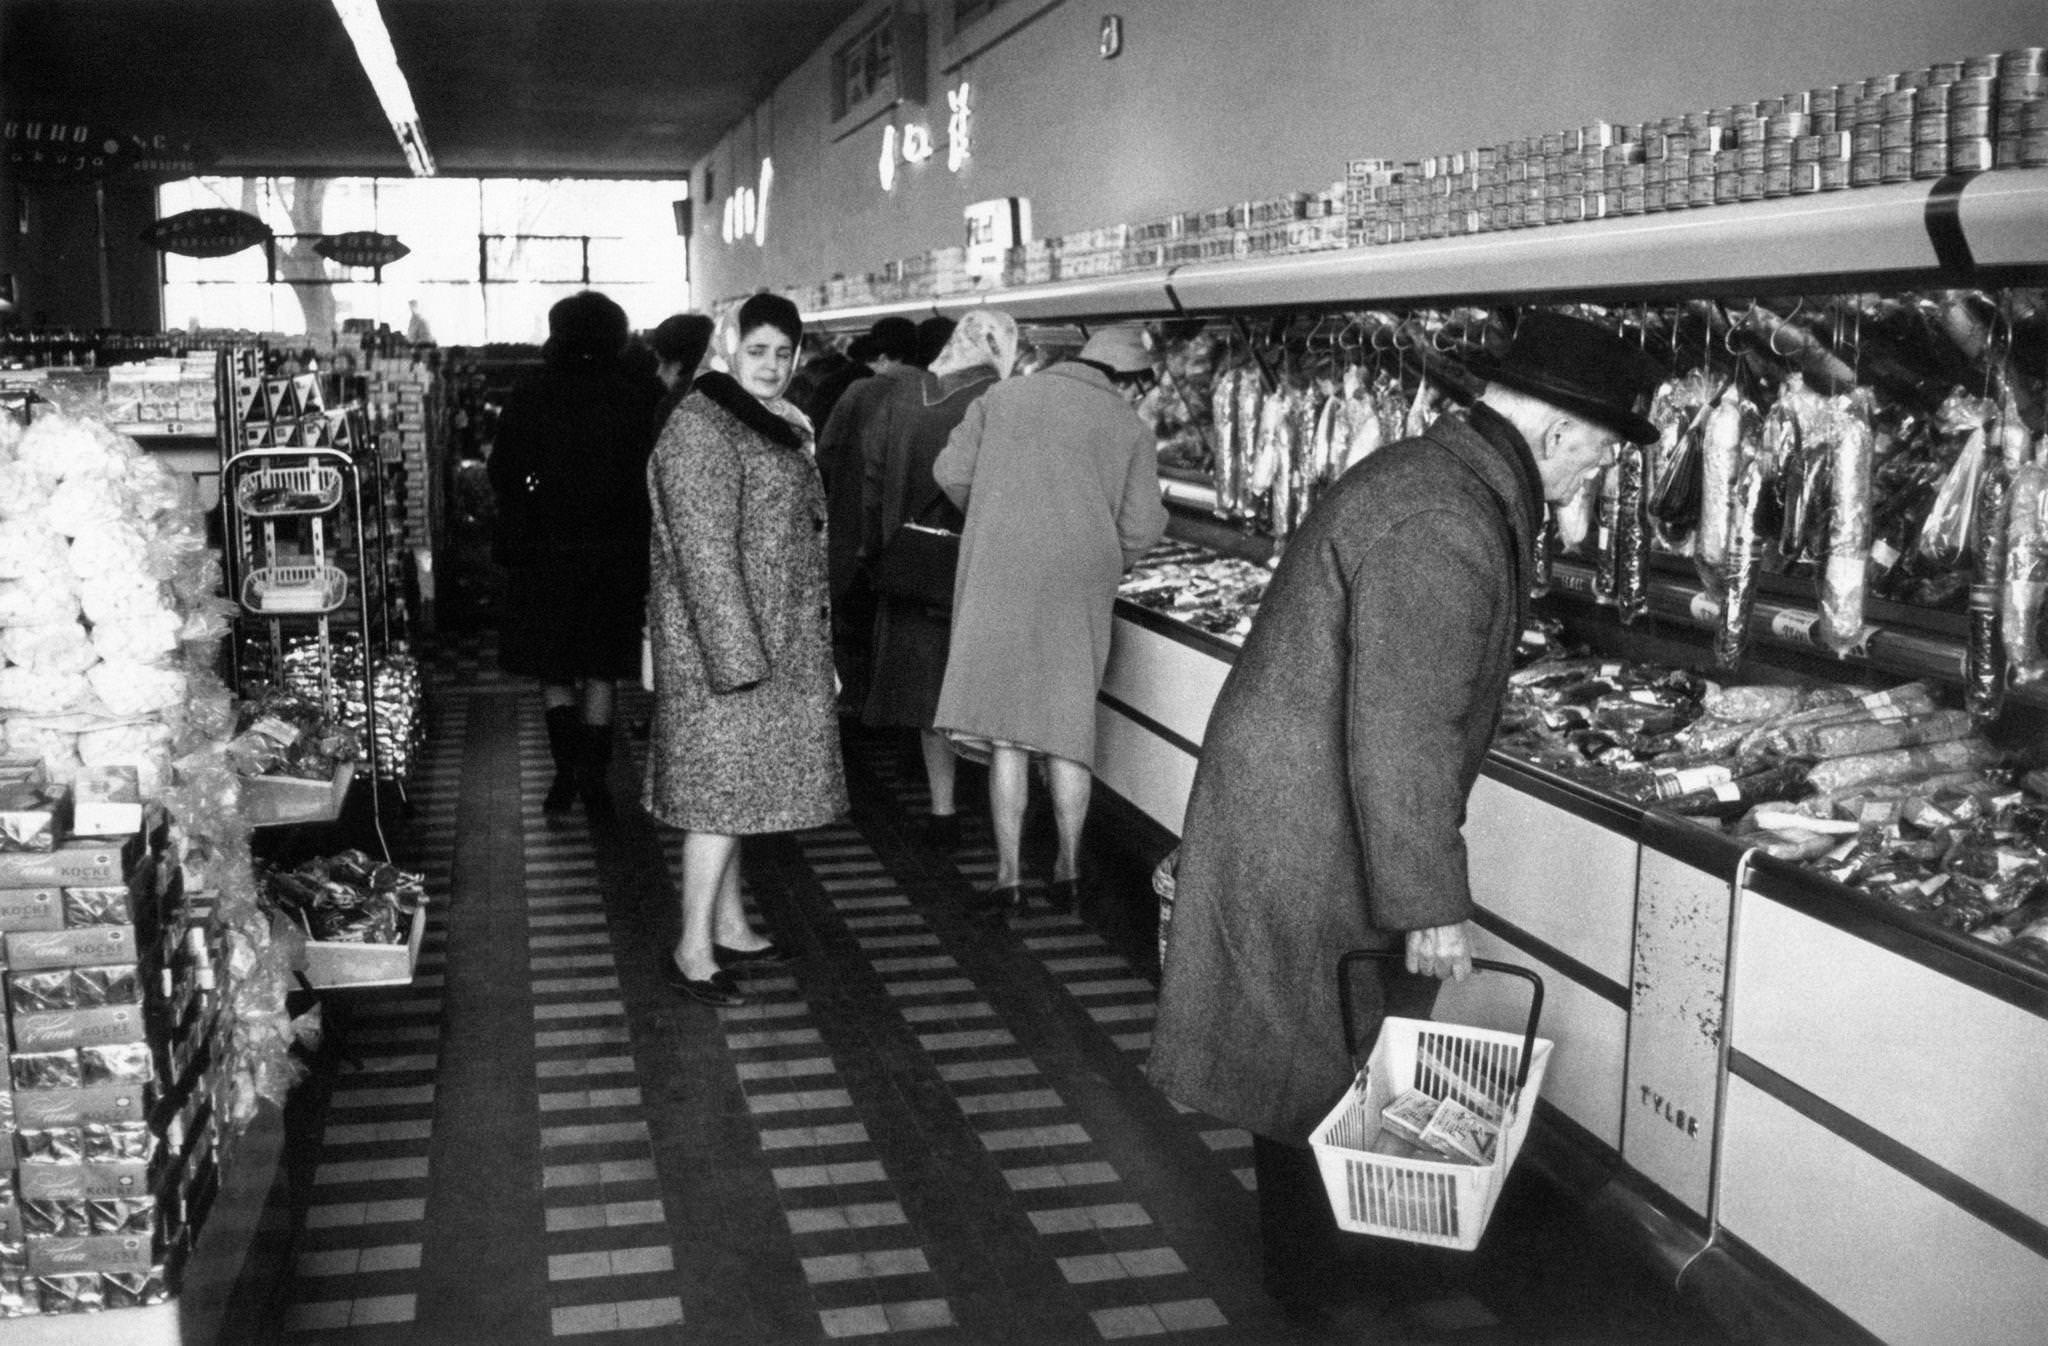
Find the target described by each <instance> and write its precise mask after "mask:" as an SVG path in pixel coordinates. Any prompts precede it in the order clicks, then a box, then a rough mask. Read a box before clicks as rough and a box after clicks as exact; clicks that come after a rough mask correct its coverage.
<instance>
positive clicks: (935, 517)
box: [861, 308, 1017, 851]
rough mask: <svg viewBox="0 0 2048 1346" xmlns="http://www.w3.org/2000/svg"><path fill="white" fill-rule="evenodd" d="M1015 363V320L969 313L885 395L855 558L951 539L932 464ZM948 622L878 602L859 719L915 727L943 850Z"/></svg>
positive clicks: (953, 828) (947, 813)
mask: <svg viewBox="0 0 2048 1346" xmlns="http://www.w3.org/2000/svg"><path fill="white" fill-rule="evenodd" d="M1016 363H1017V323H1016V320H1015V319H1013V318H1011V317H1010V315H1009V314H1007V313H1004V312H1001V311H1000V310H997V309H986V308H978V309H973V310H970V311H969V312H968V314H967V315H966V316H965V317H964V318H962V319H961V320H960V323H959V326H957V327H956V328H954V329H953V333H952V336H951V337H950V338H949V339H948V341H947V343H946V347H945V349H944V350H942V351H941V352H939V354H938V356H937V357H936V358H934V359H933V361H932V365H931V368H930V369H929V370H928V371H926V372H924V373H922V374H920V375H919V376H918V377H917V378H915V379H914V380H906V381H904V382H902V383H900V384H898V385H896V387H895V388H894V389H893V391H892V393H891V396H890V398H889V401H888V402H887V403H886V404H885V406H884V408H883V411H882V415H881V416H880V418H879V421H878V424H877V426H876V431H877V433H876V434H875V435H874V437H873V438H872V440H871V441H870V443H869V446H868V447H869V452H868V453H867V456H866V464H865V467H866V482H865V490H863V492H862V511H861V513H862V528H861V554H862V556H864V557H866V558H870V559H872V558H873V557H876V556H878V555H880V554H881V551H882V548H883V547H884V546H886V545H887V544H888V541H889V539H890V538H892V537H894V536H895V535H896V530H897V528H898V527H899V526H901V525H902V524H904V523H906V522H910V521H913V520H915V521H917V522H919V523H926V524H930V525H932V526H933V527H936V528H945V529H948V530H951V531H954V532H958V531H959V529H960V526H961V524H962V522H963V521H964V518H965V516H964V515H962V513H961V512H960V508H959V506H957V505H955V504H954V503H953V502H952V501H951V500H949V499H947V498H946V494H945V492H944V491H943V490H941V489H940V488H939V484H938V483H937V482H936V481H934V480H933V479H932V464H933V463H934V462H935V461H937V459H938V456H939V451H940V450H942V449H944V448H945V447H946V440H947V437H948V436H950V435H951V434H952V433H953V428H954V427H955V426H957V425H959V424H960V419H961V417H963V416H965V415H966V414H967V408H968V407H970V406H971V405H973V403H974V400H975V399H976V398H978V397H980V396H981V395H982V394H983V393H985V392H987V391H988V390H989V388H990V387H992V386H993V385H994V384H995V383H996V381H997V380H999V379H1004V378H1008V377H1009V375H1010V370H1011V369H1012V368H1013V367H1014V366H1015V365H1016ZM952 625H953V623H952V615H951V614H950V613H949V612H947V611H945V610H943V609H937V608H932V607H929V606H927V605H926V604H923V603H919V602H916V601H915V600H911V599H903V598H891V597H888V596H886V595H885V596H883V597H882V599H881V604H880V609H879V610H878V611H877V613H876V614H875V637H874V670H873V673H872V674H871V681H870V683H869V687H868V695H867V701H866V704H865V705H864V706H863V707H862V710H861V719H862V722H863V723H865V724H867V725H868V726H869V727H871V728H907V729H915V730H917V731H918V735H919V746H920V748H921V749H922V750H923V754H924V769H925V778H926V780H927V781H928V782H929V783H930V785H931V821H930V823H929V825H928V827H927V830H926V839H927V840H928V841H929V842H930V843H931V845H932V846H934V847H935V848H937V849H940V850H947V851H950V850H952V849H954V848H955V847H957V846H958V845H959V844H960V815H959V813H958V812H957V810H956V808H955V801H954V796H953V779H954V770H953V768H954V758H953V749H952V745H951V744H950V743H949V742H947V739H946V736H945V735H944V734H942V733H940V732H939V731H938V730H937V729H935V728H933V726H932V717H933V715H934V714H935V713H936V712H937V710H938V705H939V689H940V687H941V686H943V685H944V683H945V678H946V645H947V641H948V640H949V638H950V635H951V632H952Z"/></svg>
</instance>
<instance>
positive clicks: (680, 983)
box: [661, 957, 747, 1009]
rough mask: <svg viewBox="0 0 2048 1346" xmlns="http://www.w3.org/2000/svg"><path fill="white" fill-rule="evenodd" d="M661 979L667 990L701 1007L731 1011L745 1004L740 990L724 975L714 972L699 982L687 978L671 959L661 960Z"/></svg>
mask: <svg viewBox="0 0 2048 1346" xmlns="http://www.w3.org/2000/svg"><path fill="white" fill-rule="evenodd" d="M661 979H662V981H663V982H665V983H666V984H667V986H668V989H669V990H671V991H675V992H678V993H680V994H682V995H686V996H688V997H689V998H690V999H692V1000H694V1001H696V1002H697V1003H699V1004H701V1005H712V1006H715V1007H717V1008H719V1009H731V1008H732V1007H733V1006H735V1005H744V1004H746V1003H747V998H746V997H745V996H743V995H741V994H740V988H739V987H737V986H735V985H733V980H732V978H731V977H730V976H729V975H727V974H726V973H724V972H714V973H712V974H711V975H710V976H708V977H705V978H702V979H701V980H700V979H698V978H696V977H688V976H685V975H683V970H682V969H681V968H679V967H677V966H676V960H675V959H674V958H673V957H669V958H664V959H662V960H661Z"/></svg>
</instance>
